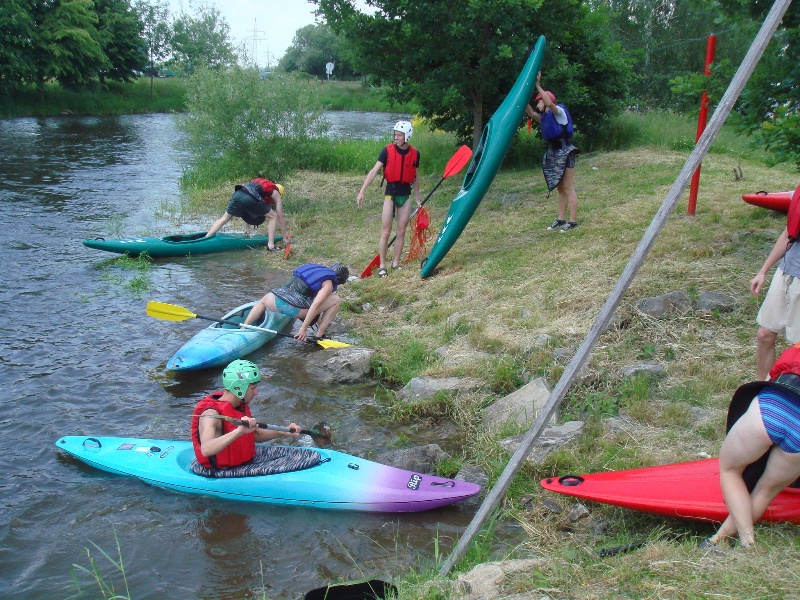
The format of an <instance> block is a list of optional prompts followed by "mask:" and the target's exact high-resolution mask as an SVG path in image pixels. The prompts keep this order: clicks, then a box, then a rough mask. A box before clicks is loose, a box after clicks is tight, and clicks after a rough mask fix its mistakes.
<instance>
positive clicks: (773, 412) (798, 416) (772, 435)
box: [758, 387, 800, 454]
mask: <svg viewBox="0 0 800 600" xmlns="http://www.w3.org/2000/svg"><path fill="white" fill-rule="evenodd" d="M758 407H759V409H760V410H761V420H762V421H763V423H764V428H765V429H766V430H767V435H769V439H770V440H771V441H772V443H773V444H775V445H776V446H778V447H779V448H780V449H781V450H783V451H784V452H787V453H789V454H797V453H798V452H800V404H798V400H797V398H796V397H795V396H794V395H793V394H791V393H789V392H785V391H783V390H782V389H780V388H775V387H766V388H764V389H763V390H761V392H759V394H758Z"/></svg>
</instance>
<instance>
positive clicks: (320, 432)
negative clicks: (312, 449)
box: [303, 421, 331, 448]
mask: <svg viewBox="0 0 800 600" xmlns="http://www.w3.org/2000/svg"><path fill="white" fill-rule="evenodd" d="M303 433H307V434H308V435H310V436H312V437H313V438H314V439H315V440H316V441H317V445H318V446H320V447H321V448H327V447H328V446H330V445H331V428H330V426H329V425H328V424H327V423H325V422H324V421H320V422H319V423H316V424H315V425H314V426H313V427H312V428H311V429H309V430H308V431H306V432H303Z"/></svg>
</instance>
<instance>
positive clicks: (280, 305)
mask: <svg viewBox="0 0 800 600" xmlns="http://www.w3.org/2000/svg"><path fill="white" fill-rule="evenodd" d="M275 308H277V309H278V312H279V313H281V314H282V315H288V316H290V317H292V318H293V319H294V318H295V317H297V315H298V314H300V309H299V308H297V307H296V306H292V305H291V304H289V303H288V302H287V301H286V300H284V299H283V298H278V297H277V296H275Z"/></svg>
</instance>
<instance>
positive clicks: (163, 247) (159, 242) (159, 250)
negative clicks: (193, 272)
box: [83, 231, 282, 258]
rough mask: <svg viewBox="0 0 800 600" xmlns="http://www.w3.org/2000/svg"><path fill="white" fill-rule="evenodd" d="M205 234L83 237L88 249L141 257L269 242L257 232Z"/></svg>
mask: <svg viewBox="0 0 800 600" xmlns="http://www.w3.org/2000/svg"><path fill="white" fill-rule="evenodd" d="M205 235H206V232H205V231H200V232H198V233H186V234H181V235H168V236H166V237H163V238H155V237H138V238H127V239H124V240H106V239H103V238H96V239H93V240H83V245H84V246H86V247H87V248H94V249H96V250H105V251H106V252H116V253H117V254H127V255H129V256H139V255H140V254H145V253H146V254H147V255H148V256H152V257H153V258H158V257H163V256H189V255H192V254H211V253H212V252H224V251H225V250H247V249H248V248H258V247H259V246H266V245H267V243H268V241H269V238H268V237H267V236H266V235H254V236H252V237H247V236H245V235H244V234H241V233H215V234H214V235H212V236H211V237H205ZM281 239H282V237H281V236H280V235H276V236H275V241H276V242H279V241H280V240H281Z"/></svg>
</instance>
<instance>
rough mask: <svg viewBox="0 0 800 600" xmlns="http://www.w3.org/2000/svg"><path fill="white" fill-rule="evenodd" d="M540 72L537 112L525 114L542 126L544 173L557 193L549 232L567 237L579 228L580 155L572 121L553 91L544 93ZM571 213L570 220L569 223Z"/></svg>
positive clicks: (538, 77)
mask: <svg viewBox="0 0 800 600" xmlns="http://www.w3.org/2000/svg"><path fill="white" fill-rule="evenodd" d="M541 77H542V73H541V71H539V73H538V74H537V75H536V91H537V92H538V93H537V94H536V100H535V102H536V110H533V108H531V105H530V104H528V105H527V106H526V107H525V114H527V115H528V117H529V118H530V119H531V120H533V121H536V122H537V123H539V125H541V128H542V137H543V138H544V140H545V141H546V142H547V151H546V152H545V154H544V157H543V158H542V172H543V173H544V179H545V182H546V183H547V191H548V196H549V195H550V194H549V192H552V191H553V190H554V189H557V190H558V218H556V220H555V221H553V224H552V225H550V226H549V227H548V228H547V231H560V232H561V233H564V232H566V231H569V230H571V229H575V228H576V227H577V226H578V195H577V194H576V193H575V183H574V181H575V157H576V155H577V154H579V153H580V150H578V149H577V148H576V147H575V146H574V145H573V144H572V135H573V133H574V128H573V125H572V117H571V116H570V114H569V111H568V110H567V107H566V106H564V105H563V104H557V103H556V96H555V94H554V93H553V92H551V91H550V90H545V89H542V86H541V84H540V82H539V81H540V79H541ZM567 210H569V220H567Z"/></svg>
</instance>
